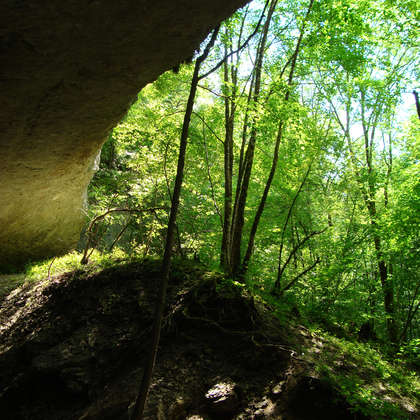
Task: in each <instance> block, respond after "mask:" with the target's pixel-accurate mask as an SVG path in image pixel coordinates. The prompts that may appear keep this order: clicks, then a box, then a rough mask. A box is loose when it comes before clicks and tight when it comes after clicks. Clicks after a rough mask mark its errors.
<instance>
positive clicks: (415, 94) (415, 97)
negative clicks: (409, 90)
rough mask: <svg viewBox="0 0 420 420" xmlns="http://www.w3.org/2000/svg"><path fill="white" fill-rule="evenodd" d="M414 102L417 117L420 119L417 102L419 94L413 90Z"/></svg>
mask: <svg viewBox="0 0 420 420" xmlns="http://www.w3.org/2000/svg"><path fill="white" fill-rule="evenodd" d="M413 95H414V100H415V102H416V109H417V116H418V117H419V119H420V101H419V94H418V93H417V91H416V90H413Z"/></svg>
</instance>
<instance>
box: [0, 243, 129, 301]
mask: <svg viewBox="0 0 420 420" xmlns="http://www.w3.org/2000/svg"><path fill="white" fill-rule="evenodd" d="M81 259H82V253H80V252H76V251H73V252H69V253H68V254H65V255H63V256H60V257H55V258H49V259H46V260H43V261H36V262H30V263H28V264H26V266H25V268H24V270H23V271H22V272H20V273H16V274H8V275H1V274H0V299H1V298H3V297H4V296H6V295H7V294H8V293H10V292H11V291H12V290H13V289H16V288H17V287H19V286H22V285H23V284H27V283H34V282H38V281H41V280H45V281H48V279H49V278H51V277H53V276H56V275H58V274H63V273H66V272H69V271H75V270H82V271H93V272H96V271H100V270H103V269H105V268H109V267H113V266H116V265H119V264H121V263H122V262H127V261H129V260H130V261H132V260H135V259H136V257H133V256H131V255H130V256H129V255H128V254H126V253H125V252H123V251H122V250H120V249H119V248H114V250H113V252H111V253H100V252H98V251H94V252H93V253H92V255H91V256H90V258H89V263H88V264H86V265H83V264H81V263H80V261H81Z"/></svg>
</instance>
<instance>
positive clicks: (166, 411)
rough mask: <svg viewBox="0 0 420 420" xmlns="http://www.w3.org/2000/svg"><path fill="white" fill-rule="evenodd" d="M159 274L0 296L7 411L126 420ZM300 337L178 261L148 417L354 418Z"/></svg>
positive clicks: (147, 271)
mask: <svg viewBox="0 0 420 420" xmlns="http://www.w3.org/2000/svg"><path fill="white" fill-rule="evenodd" d="M158 278H159V266H158V264H157V263H155V262H150V261H149V262H143V263H141V264H140V263H136V264H134V263H132V264H128V265H126V266H122V267H119V268H113V269H108V270H105V271H102V272H100V273H96V274H88V273H81V272H74V273H69V274H66V275H62V276H58V277H54V278H52V279H50V281H45V282H42V283H38V284H37V285H32V286H26V287H24V288H21V289H18V290H17V291H15V292H14V293H12V294H11V295H9V296H8V297H7V298H6V299H5V300H3V302H2V304H1V308H0V322H1V329H0V333H1V335H0V371H1V373H2V374H1V377H0V413H2V418H4V419H8V420H15V419H16V420H18V419H19V420H20V419H22V420H23V419H28V420H29V419H30V420H53V419H54V420H58V419H63V420H64V419H66V420H67V419H80V420H82V419H84V420H87V419H89V420H93V419H98V420H99V419H101V420H105V419H121V420H122V419H128V410H129V405H130V403H131V402H132V401H133V399H134V398H135V395H136V390H137V387H138V384H139V380H140V377H141V371H142V365H143V360H144V356H145V354H146V349H147V347H148V341H149V336H150V328H151V327H150V326H151V321H152V314H153V301H154V298H155V296H156V292H157V283H158ZM304 334H305V333H304V332H303V330H302V331H301V332H299V330H298V329H296V328H294V329H292V328H291V327H290V328H285V327H284V326H282V325H281V324H280V323H279V321H277V320H276V319H275V318H274V317H273V316H272V315H270V311H269V310H268V309H267V308H265V307H264V306H263V305H262V304H258V303H256V302H254V300H253V299H252V298H251V297H249V296H247V295H246V294H245V293H244V292H243V291H241V289H240V288H237V287H235V286H231V285H227V284H226V283H224V282H223V280H222V278H221V277H220V276H218V275H215V274H214V273H207V272H205V271H203V269H202V268H200V267H197V266H193V265H191V264H188V265H186V264H185V263H183V264H182V265H180V266H179V265H178V266H177V265H176V266H175V269H174V272H173V275H172V279H171V286H170V288H169V303H168V307H167V313H166V317H165V325H164V333H163V337H162V342H161V348H160V353H159V357H158V362H157V367H156V372H155V375H154V381H153V385H152V389H151V393H150V399H149V404H148V407H147V416H146V418H148V419H161V420H163V419H190V420H193V419H194V420H199V419H204V420H211V419H257V418H266V419H355V418H361V417H355V415H354V414H351V413H350V411H349V408H348V406H347V405H346V404H344V403H343V402H342V401H340V400H339V399H337V396H336V395H335V393H334V391H333V390H332V389H330V388H329V387H328V386H327V385H326V384H324V383H323V382H322V381H320V380H319V379H318V378H316V377H315V375H314V374H313V373H312V368H311V365H310V364H308V363H307V362H305V361H303V360H301V359H300V358H299V356H298V354H299V342H300V341H302V340H304V339H305V337H304ZM292 343H293V344H292Z"/></svg>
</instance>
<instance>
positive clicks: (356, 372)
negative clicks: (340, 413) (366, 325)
mask: <svg viewBox="0 0 420 420" xmlns="http://www.w3.org/2000/svg"><path fill="white" fill-rule="evenodd" d="M314 335H315V336H316V337H317V338H318V343H320V346H321V348H322V351H319V352H317V353H316V356H315V357H313V356H312V357H311V359H312V361H313V362H314V363H315V367H316V371H317V372H318V374H319V375H320V376H321V377H322V378H324V379H325V380H326V381H328V382H329V383H330V384H331V385H332V386H333V387H334V388H335V389H337V391H338V392H339V393H340V394H341V395H343V396H344V397H345V399H346V400H347V402H348V403H349V404H350V405H351V406H352V407H353V410H354V411H357V412H361V413H362V414H364V415H366V416H369V417H371V418H374V419H378V420H379V419H392V420H403V419H407V420H411V419H415V418H416V413H418V409H419V407H418V402H419V401H420V379H419V377H418V375H417V374H416V373H415V372H414V371H411V370H409V369H407V368H406V366H405V365H404V363H402V361H396V362H394V363H392V362H390V361H388V360H386V358H385V357H384V355H383V354H381V352H380V351H378V350H377V349H374V348H372V347H371V346H370V345H369V344H367V343H360V342H352V341H348V340H346V339H343V338H337V337H335V336H333V335H329V334H328V333H325V332H320V331H319V330H318V331H316V332H315V333H314ZM308 354H311V352H310V351H309V352H308ZM312 354H313V353H312Z"/></svg>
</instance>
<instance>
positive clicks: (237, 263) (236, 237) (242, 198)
mask: <svg viewBox="0 0 420 420" xmlns="http://www.w3.org/2000/svg"><path fill="white" fill-rule="evenodd" d="M276 5H277V0H273V1H272V2H271V3H270V7H269V10H268V13H267V19H266V21H265V24H264V27H263V31H262V35H261V42H260V45H259V49H258V53H257V59H256V62H255V84H254V93H253V106H254V107H257V106H258V101H259V96H260V89H261V74H262V63H263V59H264V53H265V47H266V43H267V35H268V30H269V27H270V23H271V19H272V16H273V13H274V10H275V8H276ZM257 120H258V117H257V116H254V117H253V121H252V123H251V134H250V138H249V143H248V147H247V151H246V154H245V158H244V162H243V165H244V171H243V179H242V182H241V188H240V191H239V192H238V191H237V192H236V194H239V195H238V201H237V203H238V206H237V210H236V214H235V224H234V225H233V226H232V231H233V237H232V251H231V255H232V261H231V266H232V270H231V271H232V275H233V277H238V275H239V274H240V268H241V242H242V232H243V227H244V214H245V205H246V200H247V195H248V187H249V181H250V178H251V172H252V165H253V161H254V151H255V143H256V140H257Z"/></svg>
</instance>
